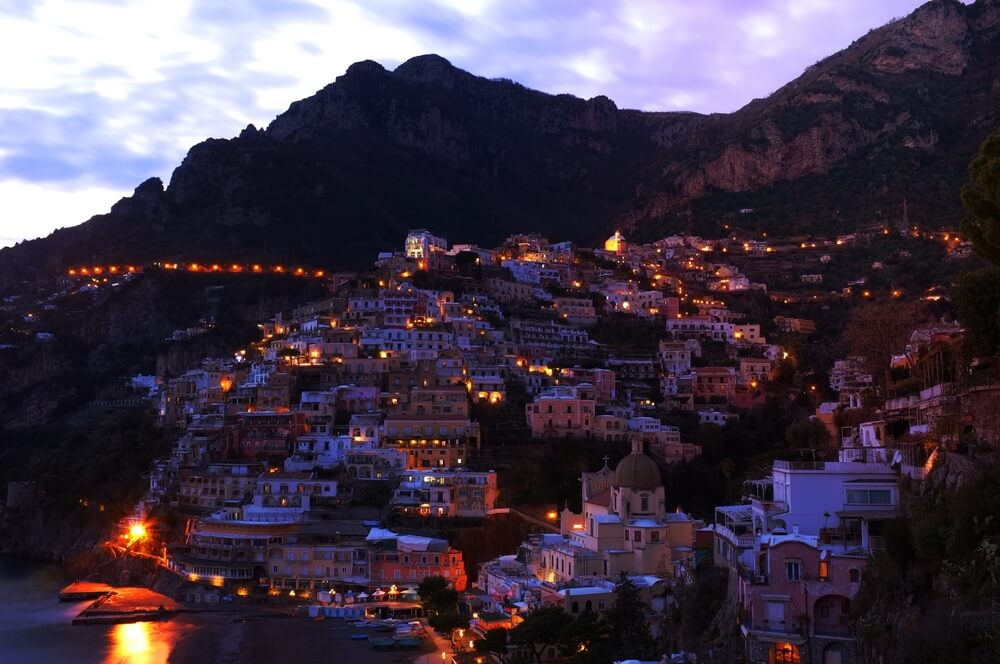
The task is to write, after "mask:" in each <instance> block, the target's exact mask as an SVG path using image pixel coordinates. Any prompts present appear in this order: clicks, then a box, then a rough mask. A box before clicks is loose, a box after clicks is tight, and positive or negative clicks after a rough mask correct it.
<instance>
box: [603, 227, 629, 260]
mask: <svg viewBox="0 0 1000 664" xmlns="http://www.w3.org/2000/svg"><path fill="white" fill-rule="evenodd" d="M626 249H628V243H627V242H626V241H625V236H623V235H622V234H621V231H615V234H614V235H612V236H611V237H609V238H608V239H607V240H605V241H604V251H606V252H608V253H611V254H618V255H621V254H624V253H625V250H626Z"/></svg>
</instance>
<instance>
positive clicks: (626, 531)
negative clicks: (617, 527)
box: [625, 529, 628, 542]
mask: <svg viewBox="0 0 1000 664" xmlns="http://www.w3.org/2000/svg"><path fill="white" fill-rule="evenodd" d="M625 541H626V542H627V541H628V530H627V529H626V530H625Z"/></svg>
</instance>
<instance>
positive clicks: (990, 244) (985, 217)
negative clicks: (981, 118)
mask: <svg viewBox="0 0 1000 664" xmlns="http://www.w3.org/2000/svg"><path fill="white" fill-rule="evenodd" d="M969 180H970V182H969V183H968V184H966V185H965V186H964V187H962V204H963V205H964V206H965V209H966V210H968V211H969V214H971V215H972V217H971V218H969V219H965V220H964V221H963V222H962V232H963V233H965V235H966V236H967V237H968V238H969V239H970V240H971V241H972V248H973V249H975V251H976V253H977V254H979V255H980V256H982V257H983V258H985V259H986V260H988V261H990V262H991V263H993V264H994V265H1000V133H997V134H993V135H992V136H989V137H987V139H986V140H985V141H983V144H982V145H981V146H979V152H978V154H977V155H976V158H975V159H973V160H972V163H970V164H969Z"/></svg>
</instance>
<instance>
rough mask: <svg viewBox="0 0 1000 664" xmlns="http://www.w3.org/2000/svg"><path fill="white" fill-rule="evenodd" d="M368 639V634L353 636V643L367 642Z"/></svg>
mask: <svg viewBox="0 0 1000 664" xmlns="http://www.w3.org/2000/svg"><path fill="white" fill-rule="evenodd" d="M367 639H368V635H367V634H351V641H365V640H367Z"/></svg>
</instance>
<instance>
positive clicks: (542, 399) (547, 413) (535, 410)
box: [525, 383, 596, 438]
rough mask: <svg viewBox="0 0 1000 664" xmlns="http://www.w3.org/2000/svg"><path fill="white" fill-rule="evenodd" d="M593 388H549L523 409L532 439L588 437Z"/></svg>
mask: <svg viewBox="0 0 1000 664" xmlns="http://www.w3.org/2000/svg"><path fill="white" fill-rule="evenodd" d="M595 405H596V402H595V401H594V386H593V385H591V384H590V383H580V384H579V385H574V386H572V387H568V386H561V387H551V388H549V389H547V390H545V391H544V392H542V393H541V394H540V395H539V396H538V398H536V399H535V401H534V402H532V403H530V404H528V405H527V406H526V408H525V414H526V415H527V420H528V427H529V428H530V429H531V436H532V438H561V437H566V436H588V437H589V436H590V435H592V433H593V430H594V411H595Z"/></svg>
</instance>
